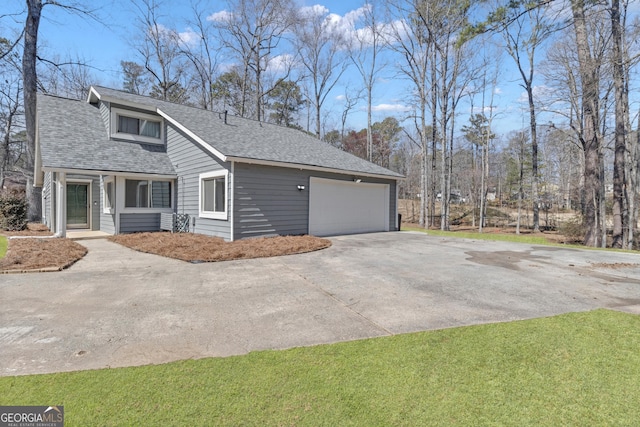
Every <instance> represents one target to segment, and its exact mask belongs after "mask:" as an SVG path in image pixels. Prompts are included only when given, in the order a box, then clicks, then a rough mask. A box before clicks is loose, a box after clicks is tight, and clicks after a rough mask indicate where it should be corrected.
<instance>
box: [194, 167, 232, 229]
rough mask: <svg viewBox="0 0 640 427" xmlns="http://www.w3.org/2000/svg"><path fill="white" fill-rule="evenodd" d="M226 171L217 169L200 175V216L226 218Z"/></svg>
mask: <svg viewBox="0 0 640 427" xmlns="http://www.w3.org/2000/svg"><path fill="white" fill-rule="evenodd" d="M227 176H228V172H227V171H226V170H225V171H217V172H210V173H206V174H201V175H200V216H201V217H203V218H212V219H227Z"/></svg>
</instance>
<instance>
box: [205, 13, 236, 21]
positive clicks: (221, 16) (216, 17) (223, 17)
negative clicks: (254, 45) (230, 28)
mask: <svg viewBox="0 0 640 427" xmlns="http://www.w3.org/2000/svg"><path fill="white" fill-rule="evenodd" d="M232 17H233V14H232V13H231V12H229V11H227V10H221V11H220V12H216V13H212V14H211V15H209V16H207V21H213V22H229V21H230V20H231V18H232Z"/></svg>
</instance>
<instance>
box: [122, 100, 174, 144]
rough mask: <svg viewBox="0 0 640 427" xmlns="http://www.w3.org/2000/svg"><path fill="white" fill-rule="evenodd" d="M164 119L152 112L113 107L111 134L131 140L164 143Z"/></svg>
mask: <svg viewBox="0 0 640 427" xmlns="http://www.w3.org/2000/svg"><path fill="white" fill-rule="evenodd" d="M162 134H163V131H162V119H161V118H160V117H158V116H153V115H151V114H144V113H138V112H135V111H128V110H121V109H118V108H112V109H111V136H112V137H113V138H118V139H126V140H130V141H138V142H147V143H152V144H162V143H163V141H162V136H163V135H162Z"/></svg>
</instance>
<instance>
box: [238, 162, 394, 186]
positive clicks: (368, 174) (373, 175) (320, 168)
mask: <svg viewBox="0 0 640 427" xmlns="http://www.w3.org/2000/svg"><path fill="white" fill-rule="evenodd" d="M227 160H228V161H231V162H237V163H247V164H252V165H262V166H274V167H281V168H289V169H299V170H311V171H316V172H328V173H335V174H340V175H350V176H353V177H362V178H379V179H391V180H395V181H402V180H404V179H405V177H403V176H393V175H384V174H377V173H371V172H358V171H352V170H345V169H336V168H327V167H323V166H313V165H305V164H300V163H287V162H277V161H273V160H260V159H250V158H246V157H233V156H227Z"/></svg>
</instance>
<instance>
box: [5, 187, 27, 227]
mask: <svg viewBox="0 0 640 427" xmlns="http://www.w3.org/2000/svg"><path fill="white" fill-rule="evenodd" d="M25 228H27V198H26V196H25V194H24V192H21V191H15V190H5V191H2V192H0V230H6V231H20V230H24V229H25Z"/></svg>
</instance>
